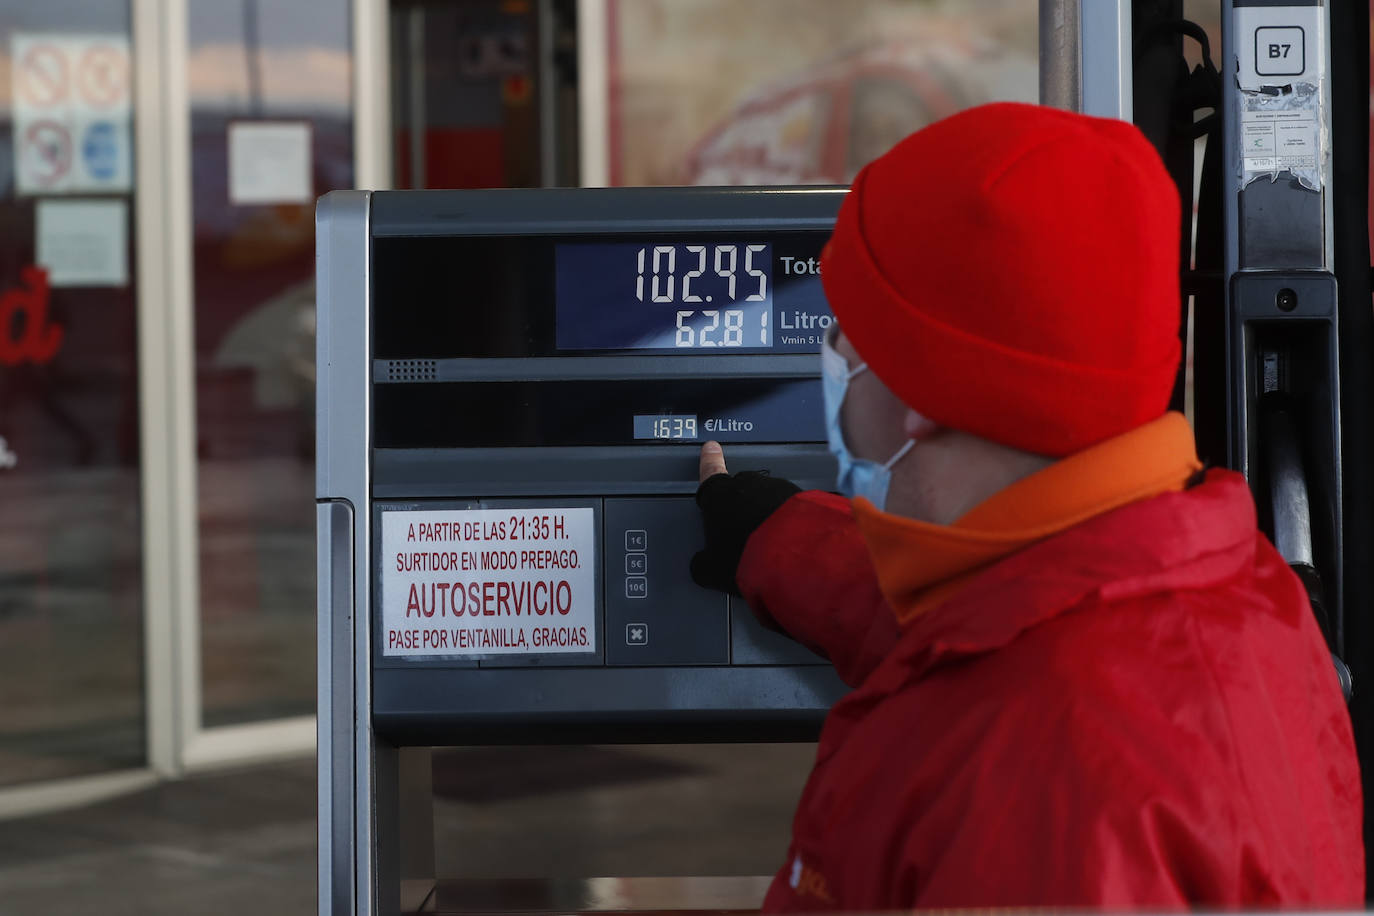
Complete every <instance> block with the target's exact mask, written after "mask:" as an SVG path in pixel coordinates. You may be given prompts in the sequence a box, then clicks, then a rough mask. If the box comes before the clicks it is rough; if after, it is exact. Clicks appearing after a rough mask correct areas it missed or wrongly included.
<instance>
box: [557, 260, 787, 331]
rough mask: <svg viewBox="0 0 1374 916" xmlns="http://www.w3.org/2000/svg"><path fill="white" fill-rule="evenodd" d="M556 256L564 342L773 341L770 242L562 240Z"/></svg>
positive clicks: (558, 318)
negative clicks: (589, 242) (577, 241)
mask: <svg viewBox="0 0 1374 916" xmlns="http://www.w3.org/2000/svg"><path fill="white" fill-rule="evenodd" d="M556 260H557V268H556V269H557V291H556V293H555V297H556V299H557V322H558V332H557V340H558V349H560V350H673V351H678V352H684V351H692V352H712V351H721V350H726V351H729V350H744V349H756V348H763V349H771V348H772V346H773V330H774V325H775V324H776V322H775V321H774V318H773V288H774V284H773V246H772V245H769V244H749V243H741V242H728V241H725V242H716V243H697V244H691V243H677V242H661V241H646V242H643V243H628V244H614V245H606V244H562V245H559V246H558V249H557V254H556ZM608 318H609V320H608Z"/></svg>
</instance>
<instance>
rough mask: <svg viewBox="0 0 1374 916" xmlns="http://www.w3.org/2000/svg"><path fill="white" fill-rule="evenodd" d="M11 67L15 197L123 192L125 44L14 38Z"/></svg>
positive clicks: (129, 168) (126, 176)
mask: <svg viewBox="0 0 1374 916" xmlns="http://www.w3.org/2000/svg"><path fill="white" fill-rule="evenodd" d="M10 68H11V72H10V80H11V83H12V85H13V86H14V158H15V185H16V187H17V190H18V192H19V193H20V194H65V193H89V192H113V193H121V192H127V191H128V190H129V189H130V187H131V185H132V181H133V156H132V152H133V146H132V143H131V140H130V114H131V110H132V106H131V104H130V101H131V100H130V72H131V71H130V58H129V39H128V37H127V36H124V35H69V34H44V33H35V32H16V33H14V36H13V38H12V39H11V43H10Z"/></svg>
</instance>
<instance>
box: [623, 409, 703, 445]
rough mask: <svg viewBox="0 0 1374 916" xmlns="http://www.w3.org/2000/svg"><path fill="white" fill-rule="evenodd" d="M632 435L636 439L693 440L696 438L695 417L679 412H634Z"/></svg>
mask: <svg viewBox="0 0 1374 916" xmlns="http://www.w3.org/2000/svg"><path fill="white" fill-rule="evenodd" d="M634 435H635V438H636V439H663V440H666V441H669V442H694V441H696V439H697V418H696V417H688V416H682V415H680V414H676V415H675V414H656V415H649V416H646V415H643V414H636V415H635V418H634Z"/></svg>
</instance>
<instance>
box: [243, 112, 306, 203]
mask: <svg viewBox="0 0 1374 916" xmlns="http://www.w3.org/2000/svg"><path fill="white" fill-rule="evenodd" d="M311 172H312V168H311V153H310V124H309V123H307V122H305V121H299V122H297V121H292V122H286V121H241V122H237V123H234V124H230V125H229V202H230V203H232V204H236V205H240V206H243V205H254V204H305V203H310V202H311V201H313V200H314V199H315V189H314V181H313V179H312V175H311Z"/></svg>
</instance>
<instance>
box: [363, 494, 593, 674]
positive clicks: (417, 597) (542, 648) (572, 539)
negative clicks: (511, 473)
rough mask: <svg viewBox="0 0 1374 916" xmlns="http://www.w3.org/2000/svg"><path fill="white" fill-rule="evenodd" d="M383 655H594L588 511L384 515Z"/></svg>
mask: <svg viewBox="0 0 1374 916" xmlns="http://www.w3.org/2000/svg"><path fill="white" fill-rule="evenodd" d="M381 527H382V530H381V539H382V570H381V605H382V607H381V621H382V632H381V640H382V653H383V654H384V655H387V656H404V657H427V656H428V657H472V656H491V655H544V654H554V653H557V654H564V653H587V652H594V651H596V560H597V558H596V516H595V512H594V511H593V510H592V509H590V508H548V509H544V508H516V509H465V510H454V511H405V512H399V511H398V512H384V513H383V514H382V526H381Z"/></svg>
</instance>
